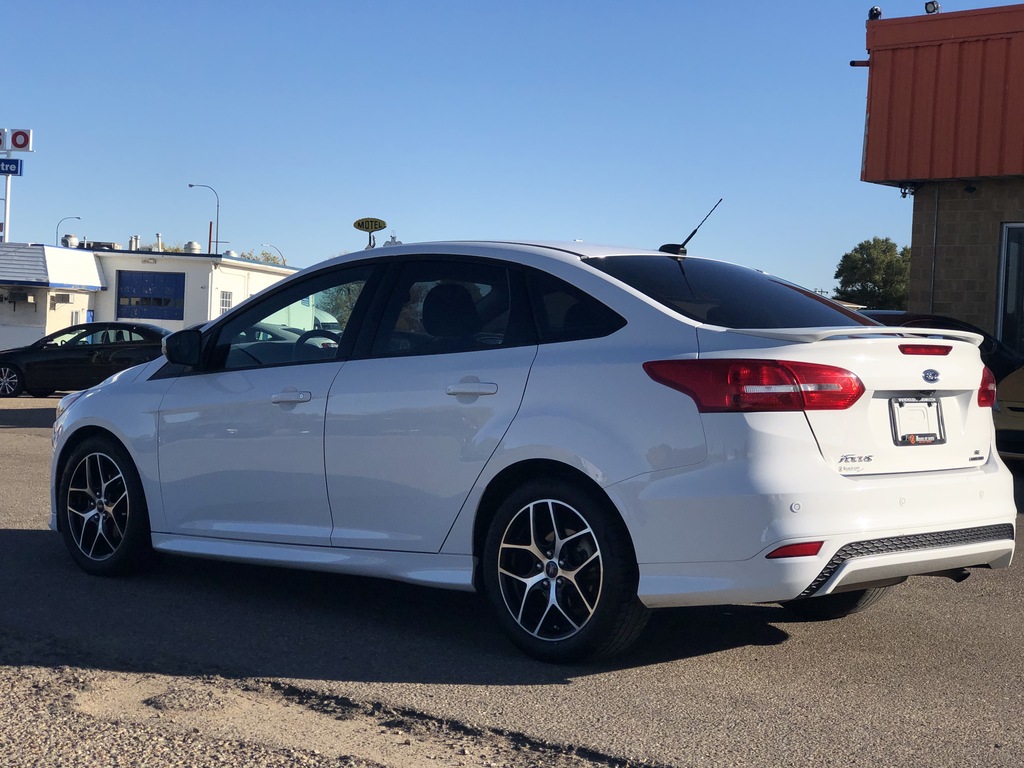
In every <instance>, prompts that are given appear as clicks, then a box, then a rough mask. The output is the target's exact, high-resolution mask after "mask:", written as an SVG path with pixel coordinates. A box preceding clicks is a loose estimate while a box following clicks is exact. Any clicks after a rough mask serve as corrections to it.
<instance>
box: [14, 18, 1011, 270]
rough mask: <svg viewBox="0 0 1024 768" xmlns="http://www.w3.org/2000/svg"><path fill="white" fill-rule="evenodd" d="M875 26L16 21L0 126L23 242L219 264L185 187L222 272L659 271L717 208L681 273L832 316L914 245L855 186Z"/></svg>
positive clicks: (824, 21)
mask: <svg viewBox="0 0 1024 768" xmlns="http://www.w3.org/2000/svg"><path fill="white" fill-rule="evenodd" d="M1009 4H1010V3H999V2H993V1H992V0H989V1H987V2H968V1H967V0H948V2H943V12H946V13H948V12H951V11H957V10H968V9H971V8H979V7H987V6H993V5H1009ZM870 5H871V4H870V3H868V2H863V3H855V2H850V1H849V0H806V1H803V2H800V1H796V2H794V1H791V2H786V3H767V2H754V1H753V0H736V1H733V2H726V1H724V0H703V1H702V2H697V1H696V0H675V1H674V2H669V1H668V0H664V1H661V2H643V1H641V2H623V1H622V0H620V1H619V2H608V1H606V0H588V1H587V2H556V1H553V0H547V1H546V2H534V1H533V0H522V1H520V2H501V3H498V2H491V1H489V0H475V1H463V0H452V1H450V2H449V1H445V0H435V1H434V2H425V1H424V0H409V1H406V0H377V1H376V2H341V1H338V2H323V1H321V2H305V1H303V0H294V1H293V2H289V3H281V2H273V3H272V2H264V1H263V0H246V1H245V2H235V1H234V0H212V1H211V0H205V1H204V2H199V1H198V0H180V1H177V2H172V3H150V2H138V0H133V1H132V2H125V1H123V0H111V1H109V2H88V1H86V2H81V0H79V1H77V2H53V1H51V0H32V2H22V3H9V4H8V5H7V7H6V8H5V10H4V15H3V16H4V24H3V37H2V40H3V43H2V50H3V54H4V55H3V56H2V60H3V62H4V66H6V67H7V72H6V73H5V76H4V78H3V82H4V87H3V91H2V93H3V107H2V109H0V115H2V117H0V127H3V128H29V129H32V131H33V145H34V149H35V151H34V152H33V153H32V154H31V155H28V154H23V153H19V154H18V155H16V156H17V157H22V158H23V159H24V175H23V176H21V177H15V178H14V179H13V180H12V189H11V216H10V222H9V228H10V240H11V241H12V242H26V241H28V242H44V243H53V242H54V238H55V233H56V227H57V224H58V222H59V221H60V219H62V218H63V217H65V216H81V217H82V219H81V221H66V222H64V224H63V226H62V227H61V230H60V231H61V233H62V234H64V233H68V232H73V233H75V234H78V235H79V236H80V237H87V238H89V239H92V240H110V241H117V242H121V243H122V244H124V245H125V246H127V243H128V239H129V237H130V236H131V235H136V234H137V235H139V236H140V238H141V240H142V242H143V243H151V242H153V241H154V240H155V239H156V233H157V232H160V233H161V234H162V237H163V240H164V242H165V243H168V244H171V245H174V244H184V243H185V242H186V241H189V240H196V241H199V242H201V243H202V244H203V246H204V249H205V246H206V243H207V238H208V234H209V222H211V221H212V220H214V218H215V209H216V199H215V197H214V194H213V193H212V192H211V191H210V190H208V189H203V188H196V189H189V188H188V184H189V183H194V184H206V185H209V186H211V187H213V188H214V189H215V190H216V191H217V194H218V195H219V197H220V239H221V240H222V241H226V242H227V245H225V246H224V247H225V248H230V249H233V250H235V251H249V250H255V251H256V252H257V253H259V252H260V251H261V250H263V248H262V247H261V244H263V243H272V244H273V245H274V246H276V247H277V248H278V249H279V250H280V251H281V253H282V254H283V255H284V256H285V258H286V259H287V261H288V263H289V264H290V265H295V266H307V265H310V264H313V263H316V262H317V261H320V260H322V259H325V258H327V257H330V256H333V255H335V254H337V253H341V252H344V251H355V250H359V249H361V248H363V247H364V246H365V245H366V242H367V236H366V235H365V234H363V233H361V232H358V231H357V230H355V229H353V227H352V222H353V221H355V220H356V219H358V218H361V217H364V216H374V217H378V218H381V219H384V220H385V221H387V223H388V229H387V230H385V231H384V232H383V233H380V234H379V235H378V238H379V240H383V239H384V238H385V237H386V236H388V235H390V234H391V233H392V232H394V234H395V235H396V236H397V237H398V239H399V240H403V241H405V242H413V241H423V240H442V239H470V238H484V239H495V238H531V239H542V240H573V239H581V240H585V241H588V242H594V243H607V244H615V245H631V246H637V247H655V248H656V247H658V246H659V245H661V244H662V243H665V242H673V241H674V242H680V241H681V240H682V239H684V238H685V237H686V236H687V235H688V234H689V233H690V231H691V230H692V229H693V228H694V227H695V226H696V225H697V223H698V222H699V221H700V220H701V218H703V216H704V215H705V214H706V213H707V212H708V210H710V208H711V207H712V206H713V205H714V204H715V203H716V202H717V201H718V199H719V198H723V201H722V204H721V205H720V206H719V208H718V210H717V211H715V213H714V215H712V216H711V218H710V219H708V221H707V222H706V223H705V224H704V226H703V227H702V229H701V231H700V232H699V233H698V234H697V236H696V237H695V238H694V239H693V240H692V241H691V242H690V245H689V252H690V253H691V254H694V255H704V256H712V257H715V258H721V259H726V260H729V261H733V262H737V263H741V264H746V265H748V266H752V267H757V268H759V269H763V270H766V271H768V272H772V273H774V274H778V275H781V276H783V277H786V278H788V279H791V280H794V281H796V282H798V283H801V284H802V285H805V286H807V287H809V288H812V289H820V288H824V289H831V288H832V287H833V286H834V284H835V281H834V280H833V274H834V272H835V267H836V264H837V263H838V261H839V259H840V258H841V256H842V255H843V253H845V252H846V251H848V250H850V249H851V248H852V247H853V246H855V245H856V244H857V243H858V242H860V241H861V240H865V239H868V238H870V237H872V236H876V235H877V236H882V237H891V238H893V239H894V240H895V241H896V242H897V243H899V244H900V245H906V244H909V242H910V226H911V214H912V200H911V199H910V198H907V199H902V198H901V197H900V194H899V191H898V190H896V189H893V188H890V187H882V186H877V185H872V184H865V183H864V182H861V181H860V163H861V151H862V146H863V133H864V109H865V99H866V94H867V70H866V69H863V68H856V69H855V68H851V67H850V66H849V61H850V60H851V59H864V58H866V53H865V21H866V19H867V11H868V8H869V7H870ZM879 5H880V6H881V8H882V10H883V13H884V17H885V18H893V17H898V16H910V15H917V14H922V13H923V12H924V11H923V8H924V3H923V0H913V1H911V0H889V1H888V2H880V3H879ZM2 189H3V187H2V186H0V190H2ZM0 210H2V208H0ZM267 250H271V251H272V252H273V249H267Z"/></svg>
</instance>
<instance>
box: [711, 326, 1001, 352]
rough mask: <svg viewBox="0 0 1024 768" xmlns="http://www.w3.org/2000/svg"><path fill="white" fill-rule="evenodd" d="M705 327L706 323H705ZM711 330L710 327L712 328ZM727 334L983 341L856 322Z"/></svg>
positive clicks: (962, 333)
mask: <svg viewBox="0 0 1024 768" xmlns="http://www.w3.org/2000/svg"><path fill="white" fill-rule="evenodd" d="M705 327H706V326H705ZM709 330H710V329H709ZM723 330H724V331H725V332H726V333H738V334H741V335H743V336H759V337H761V338H765V339H779V340H780V341H800V342H808V343H810V342H814V341H824V340H826V339H850V338H864V337H868V338H901V339H915V338H928V339H946V340H950V341H966V342H968V343H969V344H973V345H974V346H976V347H979V346H981V342H982V341H983V340H984V339H983V337H982V336H981V335H980V334H977V333H971V332H970V331H951V330H948V329H946V328H902V327H899V326H889V325H853V326H845V325H844V326H838V327H835V328H723Z"/></svg>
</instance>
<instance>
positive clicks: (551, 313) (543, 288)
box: [530, 272, 626, 342]
mask: <svg viewBox="0 0 1024 768" xmlns="http://www.w3.org/2000/svg"><path fill="white" fill-rule="evenodd" d="M530 294H531V297H532V299H533V312H534V315H535V316H536V318H537V327H538V331H539V332H540V338H541V342H554V341H574V340H576V339H596V338H599V337H601V336H607V335H608V334H610V333H614V332H615V331H617V330H619V328H621V327H622V326H624V325H625V324H626V321H625V320H624V319H623V318H622V317H621V316H620V315H619V314H618V313H617V312H615V311H614V310H611V309H609V308H608V307H606V306H605V305H604V304H602V303H601V302H599V301H598V300H597V299H595V298H594V297H592V296H589V295H587V294H585V293H583V292H582V291H580V290H578V289H576V288H574V287H573V286H571V285H569V284H568V283H567V282H565V281H564V280H560V279H559V278H557V277H554V276H552V275H549V274H546V273H544V272H531V273H530Z"/></svg>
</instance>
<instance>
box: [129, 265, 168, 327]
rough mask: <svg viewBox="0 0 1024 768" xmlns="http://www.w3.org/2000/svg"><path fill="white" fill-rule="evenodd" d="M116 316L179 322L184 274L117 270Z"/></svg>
mask: <svg viewBox="0 0 1024 768" xmlns="http://www.w3.org/2000/svg"><path fill="white" fill-rule="evenodd" d="M117 316H118V317H119V318H122V317H125V318H143V319H148V320H183V319H184V317H185V273H184V272H130V271H123V270H118V273H117Z"/></svg>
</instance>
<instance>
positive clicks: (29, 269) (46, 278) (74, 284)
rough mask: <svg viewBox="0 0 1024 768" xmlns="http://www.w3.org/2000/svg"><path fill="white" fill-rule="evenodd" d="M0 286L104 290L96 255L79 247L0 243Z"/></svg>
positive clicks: (101, 272) (104, 283)
mask: <svg viewBox="0 0 1024 768" xmlns="http://www.w3.org/2000/svg"><path fill="white" fill-rule="evenodd" d="M0 285H12V286H13V285H16V286H24V287H27V288H31V287H38V288H63V289H67V290H79V291H102V290H106V288H107V283H106V280H104V278H103V270H101V269H100V265H99V262H98V260H97V259H96V255H95V254H94V253H93V252H92V251H85V250H82V249H79V248H57V247H54V246H50V245H37V244H34V243H0Z"/></svg>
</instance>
